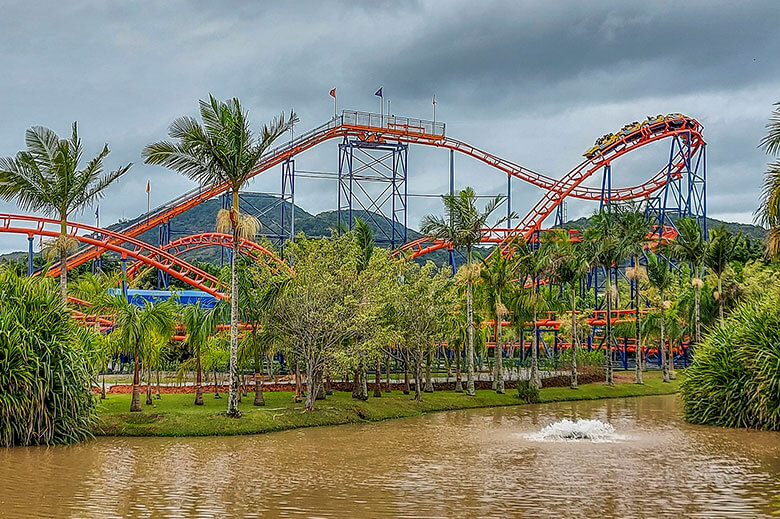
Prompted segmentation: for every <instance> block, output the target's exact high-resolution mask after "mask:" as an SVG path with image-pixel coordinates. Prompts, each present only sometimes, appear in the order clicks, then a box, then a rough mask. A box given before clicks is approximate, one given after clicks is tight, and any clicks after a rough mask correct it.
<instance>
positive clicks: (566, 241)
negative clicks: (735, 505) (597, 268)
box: [552, 231, 590, 389]
mask: <svg viewBox="0 0 780 519" xmlns="http://www.w3.org/2000/svg"><path fill="white" fill-rule="evenodd" d="M553 254H554V255H555V256H556V258H557V259H556V260H555V261H553V264H554V266H555V270H554V272H553V275H552V277H553V279H554V280H555V281H556V282H557V283H560V284H562V285H567V286H568V287H569V303H570V305H571V306H570V308H569V311H570V312H571V366H570V367H571V374H570V378H571V388H572V389H577V349H578V346H579V334H578V332H577V287H578V284H579V282H580V280H581V279H582V277H583V276H584V275H585V274H587V273H588V270H590V259H589V257H588V254H587V249H586V248H585V247H582V246H580V245H579V244H577V243H575V242H573V241H572V240H571V235H570V234H569V233H568V232H566V231H559V232H557V233H556V239H555V249H554V252H553Z"/></svg>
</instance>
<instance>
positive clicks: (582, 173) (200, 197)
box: [49, 110, 704, 275]
mask: <svg viewBox="0 0 780 519" xmlns="http://www.w3.org/2000/svg"><path fill="white" fill-rule="evenodd" d="M683 133H684V134H686V135H690V136H691V139H692V140H693V143H692V149H693V148H694V147H695V148H698V147H699V146H700V145H702V144H703V142H704V141H703V140H702V138H701V125H699V123H698V122H696V121H695V120H694V119H691V118H687V117H680V118H676V119H672V120H667V121H662V122H660V123H658V124H653V125H649V126H645V127H642V128H641V129H640V130H638V131H636V132H634V133H632V134H630V135H626V136H623V137H621V138H619V139H618V140H617V141H616V142H614V143H613V144H611V145H610V146H609V147H608V148H606V149H603V150H600V151H598V152H597V153H596V154H595V155H594V156H593V157H592V158H590V159H588V160H586V161H584V162H582V163H581V164H580V165H578V166H577V167H576V168H574V169H573V170H572V171H570V172H569V173H568V174H567V175H565V176H564V177H563V179H560V180H558V179H554V178H552V177H549V176H546V175H542V174H541V173H537V172H536V171H533V170H531V169H529V168H526V167H524V166H521V165H518V164H516V163H514V162H511V161H508V160H506V159H502V158H500V157H498V156H496V155H493V154H491V153H488V152H486V151H483V150H481V149H479V148H477V147H475V146H472V145H469V144H467V143H465V142H462V141H459V140H457V139H453V138H450V137H447V136H445V132H444V124H442V123H430V122H428V121H419V120H414V119H407V118H400V117H395V116H384V118H380V116H379V115H378V114H369V113H364V112H354V111H347V110H345V111H344V112H343V113H342V115H340V116H338V117H334V118H333V119H331V120H330V121H328V122H327V123H325V124H323V125H321V126H319V127H318V128H315V129H314V130H311V131H309V132H307V133H304V134H302V135H299V136H298V137H296V138H295V139H294V140H292V141H290V142H288V143H286V144H284V145H282V146H279V147H278V148H275V149H273V150H271V151H269V152H268V153H266V154H264V155H263V156H262V158H261V159H260V161H259V162H258V164H257V167H256V168H255V170H254V171H253V176H254V175H257V174H260V173H262V172H264V171H267V170H268V169H270V168H272V167H274V166H276V165H279V164H281V163H283V162H284V161H286V160H288V159H291V158H292V157H294V156H296V155H298V154H299V153H302V152H304V151H306V150H308V149H310V148H312V147H314V146H316V145H318V144H320V143H322V142H325V141H328V140H331V139H336V138H348V137H352V138H357V139H360V140H363V141H366V142H388V141H392V142H399V143H407V144H420V145H425V146H434V147H439V148H445V149H450V150H453V151H457V152H459V153H463V154H465V155H468V156H471V157H473V158H475V159H477V160H480V161H482V162H484V163H485V164H487V165H489V166H491V167H493V168H495V169H497V170H499V171H501V172H503V173H505V174H507V175H511V176H512V177H515V178H518V179H520V180H522V181H524V182H528V183H530V184H533V185H535V186H538V187H540V188H542V189H546V190H547V194H546V195H545V197H543V198H542V200H541V201H540V202H539V203H538V204H537V205H536V206H535V207H534V208H533V209H532V211H531V212H529V213H528V215H526V217H525V218H523V220H522V221H521V223H520V225H518V226H517V227H515V228H514V229H512V232H506V233H505V236H504V237H503V240H502V243H505V240H506V239H507V238H509V237H510V235H512V234H514V233H523V234H526V235H527V234H530V233H531V232H532V231H533V230H535V229H538V228H539V227H540V226H541V223H542V221H543V220H544V218H546V217H547V216H548V215H549V214H550V213H551V212H552V211H553V210H554V209H555V207H556V206H557V205H558V204H559V203H560V202H561V201H562V200H563V199H564V198H565V197H567V196H568V197H575V198H582V199H587V200H601V198H602V192H601V190H600V189H597V188H591V187H587V186H582V185H581V184H582V182H583V181H584V180H585V179H586V178H588V177H589V176H590V175H592V174H593V173H594V172H595V171H597V170H598V169H599V168H601V167H603V166H604V165H607V164H609V163H610V161H611V160H613V159H615V158H617V157H619V156H620V155H623V154H624V153H627V152H629V151H631V150H633V149H636V148H638V147H640V146H643V145H645V144H649V143H651V142H654V141H657V140H659V139H662V138H665V137H670V136H673V135H676V134H683ZM682 164H684V160H682V161H680V162H678V163H677V166H676V167H675V170H674V171H673V172H671V178H674V177H675V176H679V175H680V171H681V170H682V167H683V165H682ZM668 178H670V175H669V172H667V171H660V172H659V173H658V174H656V175H655V176H653V177H652V178H651V179H650V180H648V181H647V182H644V183H642V184H640V185H636V186H631V187H623V188H615V189H612V191H611V195H610V200H611V201H619V200H629V199H635V198H641V197H646V196H649V195H650V194H651V193H653V192H654V191H656V190H658V189H659V188H660V187H662V186H664V185H665V183H666V182H667V179H668ZM228 189H229V186H228V185H227V184H223V185H219V186H214V187H209V188H203V187H200V188H196V189H194V190H192V191H190V192H188V193H185V194H184V195H182V196H180V197H179V198H177V199H175V200H173V201H171V202H169V203H167V204H165V205H163V206H161V207H158V208H156V209H155V210H153V211H152V212H151V213H149V214H147V215H144V216H143V217H142V218H139V219H138V220H137V221H136V222H135V223H133V224H131V225H129V226H128V227H126V228H124V229H121V230H120V231H118V232H117V233H116V234H117V236H112V237H110V238H109V239H108V241H107V242H106V244H109V243H110V244H121V243H122V242H123V241H126V240H127V239H128V238H133V237H136V236H138V235H140V234H141V233H143V232H145V231H147V230H149V229H152V228H154V227H156V226H158V225H160V224H164V223H166V222H168V221H169V220H170V219H172V218H173V217H175V216H177V215H180V214H182V213H183V212H185V211H187V210H188V209H191V208H193V207H195V206H196V205H198V204H200V203H202V202H205V201H206V200H209V199H211V198H213V197H215V196H217V195H220V194H222V193H224V192H226V191H227V190H228ZM106 248H107V247H106V246H105V245H104V244H103V243H99V244H90V245H89V246H88V247H85V248H83V249H82V250H80V251H78V252H77V253H75V254H74V255H73V256H71V257H70V258H69V259H68V265H69V266H73V267H75V266H78V265H81V264H83V263H85V262H87V261H89V260H91V259H94V258H96V257H98V256H99V255H100V254H102V252H103V251H104V250H106ZM58 269H59V267H58V266H56V265H55V266H54V267H53V268H52V269H51V270H50V271H49V272H50V274H52V275H56V274H57V273H58Z"/></svg>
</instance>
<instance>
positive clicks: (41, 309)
mask: <svg viewBox="0 0 780 519" xmlns="http://www.w3.org/2000/svg"><path fill="white" fill-rule="evenodd" d="M0 301H2V304H0V445H3V446H11V445H37V444H47V445H50V444H57V443H69V442H74V441H79V440H82V439H84V438H86V437H88V436H90V434H91V430H92V426H93V424H94V421H95V404H94V400H93V396H92V393H91V392H90V377H89V371H88V369H87V366H86V361H85V356H84V355H83V352H82V351H81V345H82V344H84V343H85V338H84V331H82V330H79V329H78V328H77V326H76V324H75V323H74V322H73V320H72V319H70V317H69V316H68V314H67V313H66V312H64V311H63V308H62V303H61V300H60V295H59V293H58V291H57V288H56V287H55V286H54V285H53V283H52V282H51V280H50V279H40V278H20V277H19V276H18V275H17V274H16V273H15V272H13V271H11V270H10V269H0Z"/></svg>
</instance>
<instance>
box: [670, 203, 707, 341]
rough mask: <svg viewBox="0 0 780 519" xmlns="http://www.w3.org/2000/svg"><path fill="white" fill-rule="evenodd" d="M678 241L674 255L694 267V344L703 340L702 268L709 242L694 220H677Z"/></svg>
mask: <svg viewBox="0 0 780 519" xmlns="http://www.w3.org/2000/svg"><path fill="white" fill-rule="evenodd" d="M676 226H677V231H678V234H677V239H675V240H674V242H673V243H672V255H673V256H674V257H675V258H677V259H678V260H680V261H684V262H686V263H690V264H691V266H692V267H693V272H692V279H691V285H692V286H693V295H694V300H693V343H694V344H698V343H699V341H700V340H701V287H702V286H703V285H704V282H703V281H702V280H701V277H700V276H701V268H702V264H703V263H704V259H705V257H706V254H707V242H706V241H705V240H704V235H703V234H702V232H701V227H699V224H698V223H696V221H695V220H694V219H692V218H687V217H686V218H680V219H679V220H677V224H676Z"/></svg>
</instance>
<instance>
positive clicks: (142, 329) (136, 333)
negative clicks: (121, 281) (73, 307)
mask: <svg viewBox="0 0 780 519" xmlns="http://www.w3.org/2000/svg"><path fill="white" fill-rule="evenodd" d="M110 306H111V309H112V310H113V311H114V314H115V315H114V322H115V323H116V329H115V330H114V332H113V333H112V335H113V336H115V337H116V340H117V341H119V346H120V347H121V348H122V349H123V350H124V351H126V352H127V353H128V354H130V355H132V357H133V398H132V400H131V403H130V412H139V411H141V396H140V392H139V384H140V383H141V382H140V362H141V359H142V358H143V357H144V356H145V355H146V351H145V350H146V348H147V347H148V345H149V341H150V339H151V338H152V337H153V336H154V335H155V334H161V335H162V334H168V335H169V336H170V335H171V334H172V332H173V329H174V315H173V314H174V312H173V302H172V300H171V301H170V302H168V301H166V302H164V303H159V304H156V303H151V302H147V303H146V304H144V306H143V307H138V306H136V305H134V304H132V303H129V302H128V301H127V299H126V298H125V297H124V296H122V295H116V296H115V297H114V298H113V299H112V301H111V304H110Z"/></svg>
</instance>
